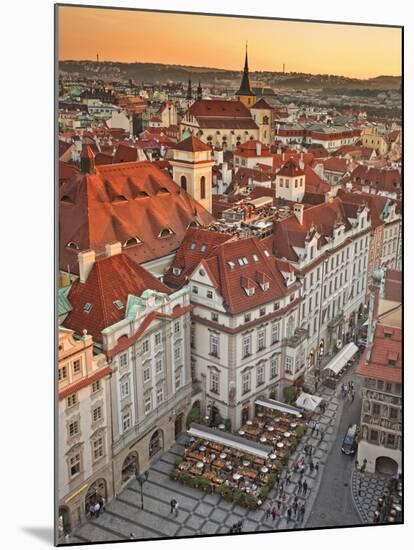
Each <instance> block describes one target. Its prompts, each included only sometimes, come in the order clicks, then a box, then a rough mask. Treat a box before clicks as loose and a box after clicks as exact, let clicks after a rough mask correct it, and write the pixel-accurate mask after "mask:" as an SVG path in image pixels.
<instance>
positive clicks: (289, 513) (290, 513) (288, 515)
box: [287, 508, 292, 521]
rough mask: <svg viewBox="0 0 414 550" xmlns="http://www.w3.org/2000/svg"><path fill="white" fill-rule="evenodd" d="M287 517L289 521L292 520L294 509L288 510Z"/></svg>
mask: <svg viewBox="0 0 414 550" xmlns="http://www.w3.org/2000/svg"><path fill="white" fill-rule="evenodd" d="M287 517H288V521H290V520H291V519H292V508H288V509H287Z"/></svg>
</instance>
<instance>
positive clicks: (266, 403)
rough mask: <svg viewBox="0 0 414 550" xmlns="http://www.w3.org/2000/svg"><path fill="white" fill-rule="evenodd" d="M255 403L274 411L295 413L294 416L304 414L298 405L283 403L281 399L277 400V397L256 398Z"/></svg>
mask: <svg viewBox="0 0 414 550" xmlns="http://www.w3.org/2000/svg"><path fill="white" fill-rule="evenodd" d="M254 403H255V405H260V406H261V407H266V408H267V409H271V410H273V411H280V412H282V413H287V414H293V415H294V416H299V415H300V414H302V413H301V411H300V410H299V409H297V408H296V407H293V406H292V405H288V404H287V403H282V402H281V401H276V400H275V399H265V398H262V399H256V401H255V402H254Z"/></svg>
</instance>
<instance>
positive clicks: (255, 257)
mask: <svg viewBox="0 0 414 550" xmlns="http://www.w3.org/2000/svg"><path fill="white" fill-rule="evenodd" d="M253 260H254V261H255V262H258V261H259V258H258V257H257V254H253Z"/></svg>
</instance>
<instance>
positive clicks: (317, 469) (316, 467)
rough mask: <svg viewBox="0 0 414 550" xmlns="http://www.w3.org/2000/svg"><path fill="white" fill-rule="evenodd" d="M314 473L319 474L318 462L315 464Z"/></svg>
mask: <svg viewBox="0 0 414 550" xmlns="http://www.w3.org/2000/svg"><path fill="white" fill-rule="evenodd" d="M315 470H316V473H317V474H319V462H315Z"/></svg>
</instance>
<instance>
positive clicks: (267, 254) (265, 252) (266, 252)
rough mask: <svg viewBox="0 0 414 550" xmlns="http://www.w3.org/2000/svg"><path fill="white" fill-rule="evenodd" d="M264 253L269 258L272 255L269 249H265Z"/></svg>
mask: <svg viewBox="0 0 414 550" xmlns="http://www.w3.org/2000/svg"><path fill="white" fill-rule="evenodd" d="M264 255H265V256H266V257H267V258H269V256H270V254H269V251H268V250H265V251H264Z"/></svg>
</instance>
